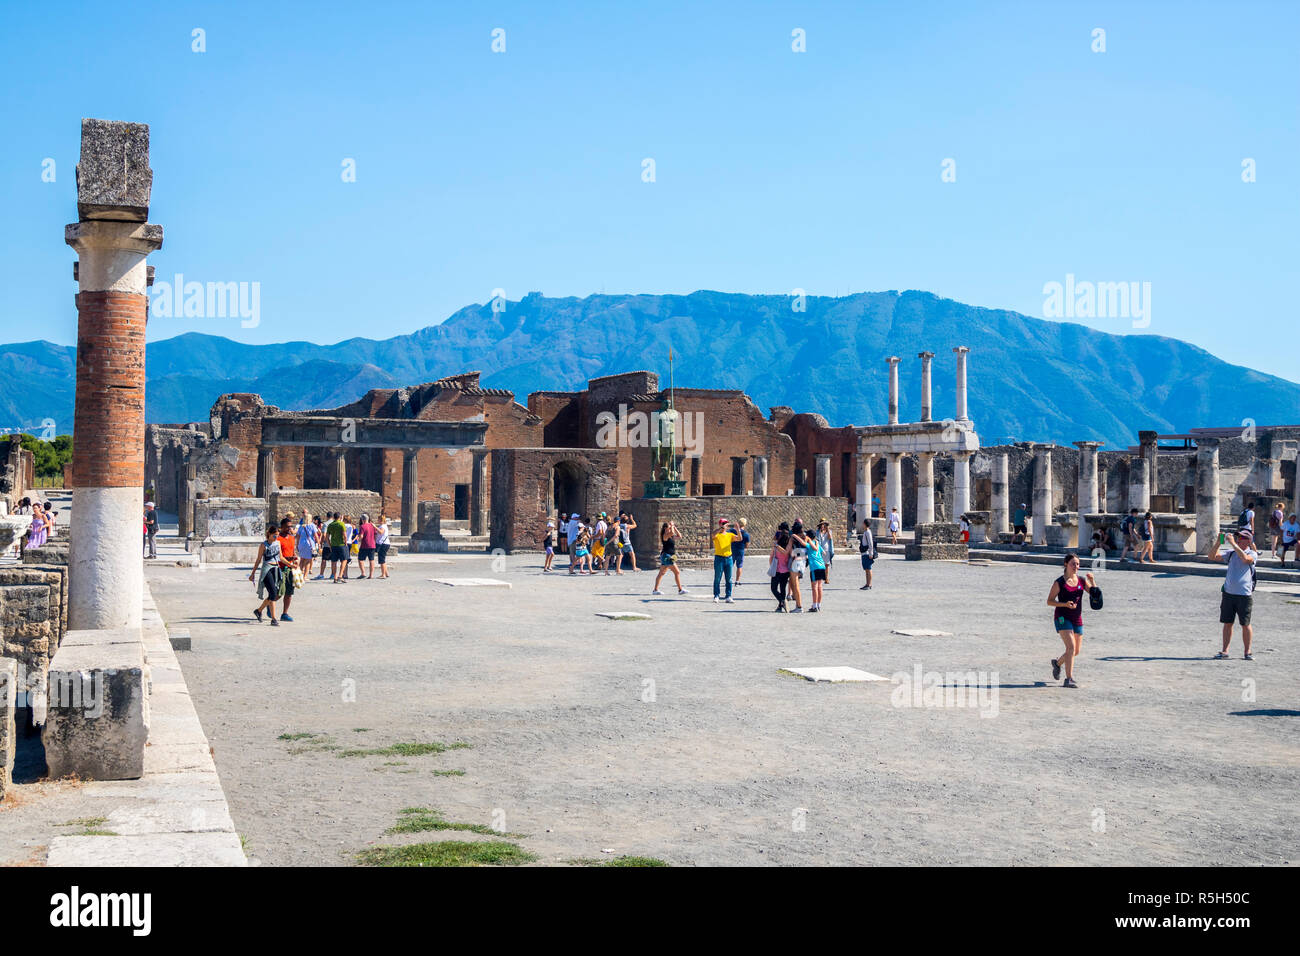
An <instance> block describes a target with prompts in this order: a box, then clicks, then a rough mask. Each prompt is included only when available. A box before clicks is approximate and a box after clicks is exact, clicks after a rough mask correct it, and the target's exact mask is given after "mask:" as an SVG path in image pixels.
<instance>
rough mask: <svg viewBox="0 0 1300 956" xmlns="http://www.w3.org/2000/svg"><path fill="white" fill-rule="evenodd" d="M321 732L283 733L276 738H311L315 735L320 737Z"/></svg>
mask: <svg viewBox="0 0 1300 956" xmlns="http://www.w3.org/2000/svg"><path fill="white" fill-rule="evenodd" d="M319 736H320V734H305V733H303V734H281V735H280V736H279V737H276V738H275V739H276V740H311V739H312V738H313V737H319Z"/></svg>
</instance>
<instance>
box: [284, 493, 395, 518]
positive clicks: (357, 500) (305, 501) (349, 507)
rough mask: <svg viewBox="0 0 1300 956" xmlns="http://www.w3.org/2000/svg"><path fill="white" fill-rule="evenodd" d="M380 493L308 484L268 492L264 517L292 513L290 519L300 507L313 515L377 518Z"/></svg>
mask: <svg viewBox="0 0 1300 956" xmlns="http://www.w3.org/2000/svg"><path fill="white" fill-rule="evenodd" d="M383 505H384V499H383V496H382V495H380V494H379V492H377V491H362V490H360V489H358V490H342V491H340V490H337V489H330V488H319V489H317V488H308V489H304V490H293V491H290V490H283V491H273V492H271V497H270V502H269V508H268V510H267V519H268V520H269V521H279V520H280V519H281V518H283V517H284V516H285V515H292V516H293V518H294V523H295V524H297V518H298V516H299V515H300V514H302V511H303V509H304V508H305V509H307V511H308V512H309V513H310V514H311V515H312V516H313V517H315V516H316V515H320V516H322V517H324V516H325V515H327V514H329V515H332V514H334V512H336V511H337V512H338V513H339V514H341V515H352V517H353V518H356V517H359V516H360V515H363V514H368V515H370V520H372V521H376V522H377V521H378V520H379V512H380V510H381V509H382V508H383Z"/></svg>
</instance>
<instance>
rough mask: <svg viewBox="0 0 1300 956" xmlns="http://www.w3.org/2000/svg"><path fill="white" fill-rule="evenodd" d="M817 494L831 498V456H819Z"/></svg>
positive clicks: (820, 496) (819, 496)
mask: <svg viewBox="0 0 1300 956" xmlns="http://www.w3.org/2000/svg"><path fill="white" fill-rule="evenodd" d="M816 494H817V497H818V498H829V497H830V496H831V456H830V455H818V456H817V485H816Z"/></svg>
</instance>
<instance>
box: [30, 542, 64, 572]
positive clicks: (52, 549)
mask: <svg viewBox="0 0 1300 956" xmlns="http://www.w3.org/2000/svg"><path fill="white" fill-rule="evenodd" d="M68 554H69V542H68V540H67V539H66V538H63V539H58V540H54V541H48V542H46V543H45V544H43V545H41V546H40V547H39V548H24V549H23V562H22V563H23V564H40V565H62V566H64V567H67V564H68Z"/></svg>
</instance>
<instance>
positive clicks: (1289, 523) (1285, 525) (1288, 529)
mask: <svg viewBox="0 0 1300 956" xmlns="http://www.w3.org/2000/svg"><path fill="white" fill-rule="evenodd" d="M1280 533H1281V538H1282V542H1281V544H1280V545H1279V547H1281V549H1282V555H1281V557H1282V567H1284V568H1285V567H1286V553H1287V551H1290V552H1291V557H1292V558H1293V559H1294V560H1296V561H1297V562H1300V522H1297V521H1296V520H1295V515H1292V516H1291V517H1290V518H1289V519H1287V520H1286V521H1283V522H1282V527H1281V529H1280Z"/></svg>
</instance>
